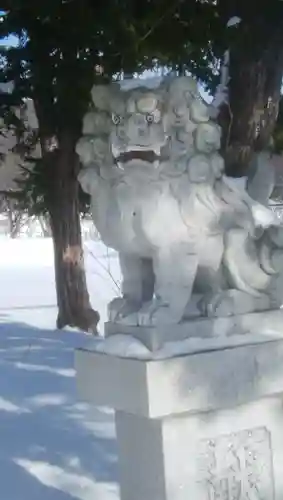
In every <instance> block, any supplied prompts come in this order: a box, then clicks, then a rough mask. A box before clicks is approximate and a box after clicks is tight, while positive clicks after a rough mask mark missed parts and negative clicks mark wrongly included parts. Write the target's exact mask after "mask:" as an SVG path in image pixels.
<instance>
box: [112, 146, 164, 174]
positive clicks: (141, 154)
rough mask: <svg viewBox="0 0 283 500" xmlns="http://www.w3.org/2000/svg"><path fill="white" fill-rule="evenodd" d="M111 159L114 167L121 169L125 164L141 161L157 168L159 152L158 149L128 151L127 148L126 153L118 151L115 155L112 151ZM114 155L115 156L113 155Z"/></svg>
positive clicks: (159, 157) (159, 158)
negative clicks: (113, 161)
mask: <svg viewBox="0 0 283 500" xmlns="http://www.w3.org/2000/svg"><path fill="white" fill-rule="evenodd" d="M112 153H113V157H114V160H115V163H116V165H117V166H118V167H119V168H121V169H123V168H124V166H126V164H127V163H130V162H133V161H135V160H137V161H139V162H140V161H143V162H146V163H149V164H152V165H153V167H154V168H157V167H158V166H159V163H160V160H161V151H160V148H156V149H155V150H154V149H145V148H142V147H140V148H139V149H130V148H127V150H126V151H122V152H121V151H119V153H118V154H117V152H116V151H113V150H112ZM115 153H116V154H115Z"/></svg>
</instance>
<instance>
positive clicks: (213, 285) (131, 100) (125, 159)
mask: <svg viewBox="0 0 283 500" xmlns="http://www.w3.org/2000/svg"><path fill="white" fill-rule="evenodd" d="M149 87H150V86H148V85H147V83H146V81H144V82H142V83H140V85H139V86H138V85H136V86H135V88H132V89H126V90H122V89H121V88H120V87H119V85H118V84H113V85H109V86H94V87H93V90H92V99H93V109H92V110H90V111H89V112H88V113H87V115H86V116H85V119H84V127H83V136H82V138H81V139H80V141H79V143H78V145H77V152H78V154H79V156H80V159H81V161H82V163H83V165H84V168H83V169H82V171H81V172H80V174H79V180H80V183H81V185H82V187H83V189H84V190H85V191H86V192H88V193H89V194H90V195H91V205H92V214H93V219H94V223H95V225H96V227H97V229H98V231H99V232H100V234H101V236H102V239H103V240H104V242H105V243H106V244H108V245H109V246H111V247H113V248H115V249H116V250H117V251H118V252H119V256H120V262H121V269H122V273H123V289H122V295H123V296H122V297H121V298H120V299H115V300H114V301H112V302H111V303H110V304H109V319H110V321H111V322H115V323H122V324H126V325H134V324H136V325H140V326H147V327H150V326H155V325H158V326H162V325H176V324H178V323H180V322H181V321H183V320H185V318H186V314H187V311H188V310H189V311H191V313H190V314H189V317H191V316H195V315H196V316H198V315H199V316H204V317H205V316H210V317H226V316H229V315H237V314H244V313H249V312H254V311H258V310H263V309H272V308H276V307H279V305H280V301H281V296H282V293H281V288H282V279H281V275H282V268H283V258H282V255H283V254H282V248H283V238H282V237H281V236H280V235H281V233H282V229H279V228H277V227H276V224H277V219H276V217H275V216H274V214H273V213H272V212H271V211H270V210H269V209H268V208H267V207H266V206H265V201H266V193H267V191H268V192H269V191H270V189H271V187H270V182H271V181H270V182H268V183H266V182H265V183H263V182H262V180H263V179H264V164H266V163H267V164H268V162H269V159H268V157H267V155H263V156H262V157H260V161H259V170H258V174H257V175H254V176H253V178H252V179H250V180H249V190H250V193H252V195H253V198H252V197H251V196H250V194H249V192H248V191H247V190H245V189H244V188H242V189H241V188H239V187H238V186H236V185H235V183H233V182H232V181H231V180H229V179H227V178H226V177H225V176H224V175H223V171H224V162H223V159H222V157H221V156H220V155H219V148H220V138H221V129H220V128H219V126H218V125H217V124H216V123H215V122H213V120H211V119H210V115H209V108H208V106H207V105H206V104H205V103H204V102H203V101H202V100H201V98H200V96H199V94H198V90H197V85H196V82H195V81H194V80H192V79H191V78H190V77H183V78H165V79H163V80H161V82H159V83H158V85H157V86H156V87H155V88H154V87H152V86H151V87H150V88H149ZM268 168H271V167H270V165H268ZM269 178H270V179H271V177H269ZM271 180H272V179H271ZM267 184H268V185H267ZM257 195H258V199H257ZM196 297H197V298H198V300H196Z"/></svg>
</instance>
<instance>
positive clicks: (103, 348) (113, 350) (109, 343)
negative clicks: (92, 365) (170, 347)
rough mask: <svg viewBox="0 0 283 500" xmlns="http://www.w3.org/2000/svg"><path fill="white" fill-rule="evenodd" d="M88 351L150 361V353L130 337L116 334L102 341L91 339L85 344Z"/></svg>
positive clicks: (140, 343)
mask: <svg viewBox="0 0 283 500" xmlns="http://www.w3.org/2000/svg"><path fill="white" fill-rule="evenodd" d="M86 348H87V349H88V350H90V351H91V350H93V351H96V352H101V353H103V354H108V355H110V356H119V357H121V358H134V359H150V358H151V357H152V353H151V351H150V350H149V349H148V348H147V347H146V346H145V345H144V344H143V343H142V342H140V341H139V340H138V339H136V338H134V337H132V336H131V335H123V334H117V335H113V336H112V337H108V338H106V339H105V340H104V339H93V340H91V342H90V343H87V344H86Z"/></svg>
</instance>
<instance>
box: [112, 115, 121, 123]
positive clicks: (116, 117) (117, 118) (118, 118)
mask: <svg viewBox="0 0 283 500" xmlns="http://www.w3.org/2000/svg"><path fill="white" fill-rule="evenodd" d="M121 121H122V118H121V116H119V115H115V114H114V113H113V114H112V122H113V123H114V125H119V123H121Z"/></svg>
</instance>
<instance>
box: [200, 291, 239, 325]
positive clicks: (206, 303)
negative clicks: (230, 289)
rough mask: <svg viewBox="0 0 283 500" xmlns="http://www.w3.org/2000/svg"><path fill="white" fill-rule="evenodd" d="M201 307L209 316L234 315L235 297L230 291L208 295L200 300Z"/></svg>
mask: <svg viewBox="0 0 283 500" xmlns="http://www.w3.org/2000/svg"><path fill="white" fill-rule="evenodd" d="M200 308H201V310H202V312H203V313H204V314H205V316H208V317H210V318H211V317H227V316H231V315H233V299H232V297H230V295H229V293H227V292H226V291H225V292H218V293H215V294H213V295H212V294H210V295H206V296H205V297H203V299H202V300H201V302H200Z"/></svg>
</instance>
